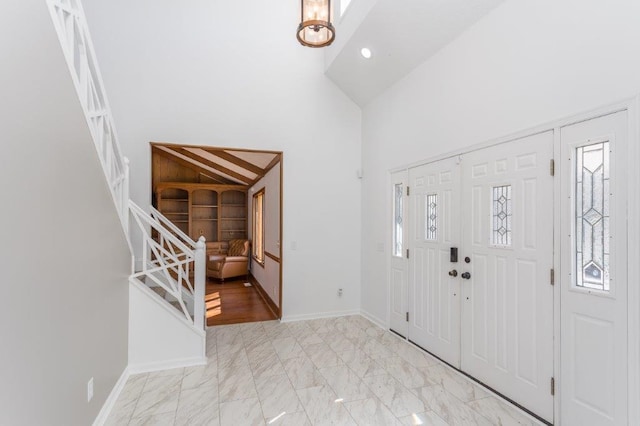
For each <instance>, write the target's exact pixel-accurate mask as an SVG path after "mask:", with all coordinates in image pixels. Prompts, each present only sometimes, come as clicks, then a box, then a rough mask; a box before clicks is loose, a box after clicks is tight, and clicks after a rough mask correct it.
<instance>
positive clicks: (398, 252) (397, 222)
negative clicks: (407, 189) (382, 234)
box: [393, 183, 404, 257]
mask: <svg viewBox="0 0 640 426" xmlns="http://www.w3.org/2000/svg"><path fill="white" fill-rule="evenodd" d="M403 197H404V191H403V186H402V184H401V183H396V184H395V185H394V188H393V255H394V256H396V257H402V227H403V217H402V215H403V205H402V203H403Z"/></svg>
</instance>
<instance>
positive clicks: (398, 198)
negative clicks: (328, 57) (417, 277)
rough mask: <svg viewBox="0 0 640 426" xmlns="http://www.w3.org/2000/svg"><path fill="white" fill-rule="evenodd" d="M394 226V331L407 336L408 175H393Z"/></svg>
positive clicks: (392, 238)
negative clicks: (406, 218) (406, 219)
mask: <svg viewBox="0 0 640 426" xmlns="http://www.w3.org/2000/svg"><path fill="white" fill-rule="evenodd" d="M391 198H392V213H391V215H392V224H391V234H392V235H391V276H390V288H389V300H390V301H391V303H390V306H389V311H390V312H389V319H390V328H391V330H393V331H394V332H396V333H398V334H399V335H401V336H403V337H406V336H407V327H408V323H407V319H406V318H407V292H408V287H407V286H408V283H407V280H408V278H409V277H408V275H409V272H408V269H409V266H408V260H407V244H406V240H407V232H408V230H407V226H406V223H405V222H406V221H405V217H406V216H407V215H406V213H407V209H408V206H407V204H408V201H409V200H408V198H409V197H408V196H407V171H406V170H403V171H399V172H395V173H393V174H391Z"/></svg>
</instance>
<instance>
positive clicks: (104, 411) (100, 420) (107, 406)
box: [93, 366, 131, 426]
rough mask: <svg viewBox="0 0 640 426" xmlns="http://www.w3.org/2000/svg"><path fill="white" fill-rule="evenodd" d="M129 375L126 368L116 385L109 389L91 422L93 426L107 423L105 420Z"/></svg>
mask: <svg viewBox="0 0 640 426" xmlns="http://www.w3.org/2000/svg"><path fill="white" fill-rule="evenodd" d="M130 375H131V373H130V372H129V367H128V366H127V367H125V369H124V371H123V372H122V374H121V375H120V378H119V379H118V381H117V382H116V384H115V385H114V386H113V389H111V392H110V393H109V396H108V397H107V400H106V401H105V402H104V405H103V406H102V408H101V409H100V412H99V413H98V416H97V417H96V419H95V420H94V421H93V426H102V425H104V423H105V422H106V421H107V418H108V417H109V414H111V410H113V406H114V405H115V404H116V401H117V400H118V397H119V396H120V393H121V392H122V389H124V385H125V384H126V383H127V379H129V376H130Z"/></svg>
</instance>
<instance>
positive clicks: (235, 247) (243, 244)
mask: <svg viewBox="0 0 640 426" xmlns="http://www.w3.org/2000/svg"><path fill="white" fill-rule="evenodd" d="M227 254H228V255H229V256H249V240H230V241H229V250H228V251H227Z"/></svg>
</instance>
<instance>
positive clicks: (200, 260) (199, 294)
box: [193, 236, 207, 330]
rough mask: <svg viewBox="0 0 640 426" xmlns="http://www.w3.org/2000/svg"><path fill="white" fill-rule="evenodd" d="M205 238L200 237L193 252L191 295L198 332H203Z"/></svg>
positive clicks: (205, 277)
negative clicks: (193, 275)
mask: <svg viewBox="0 0 640 426" xmlns="http://www.w3.org/2000/svg"><path fill="white" fill-rule="evenodd" d="M205 241H206V240H205V238H204V237H203V236H200V238H199V239H198V242H197V243H196V250H195V265H194V268H193V269H194V274H195V288H194V295H193V321H194V325H195V326H196V328H198V330H204V316H205V312H204V306H205V304H204V293H205V287H206V284H207V254H206V244H205Z"/></svg>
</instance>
